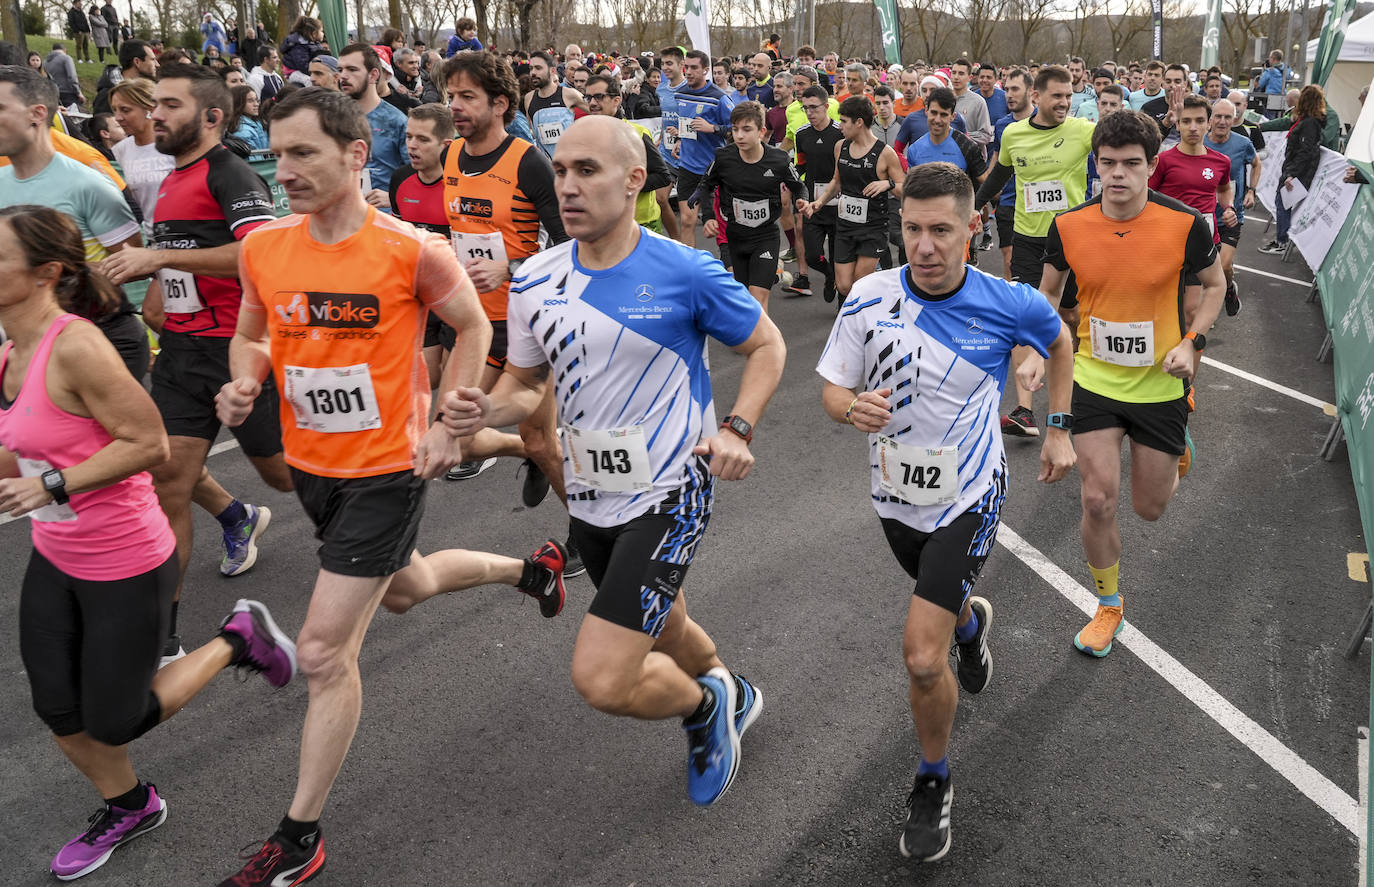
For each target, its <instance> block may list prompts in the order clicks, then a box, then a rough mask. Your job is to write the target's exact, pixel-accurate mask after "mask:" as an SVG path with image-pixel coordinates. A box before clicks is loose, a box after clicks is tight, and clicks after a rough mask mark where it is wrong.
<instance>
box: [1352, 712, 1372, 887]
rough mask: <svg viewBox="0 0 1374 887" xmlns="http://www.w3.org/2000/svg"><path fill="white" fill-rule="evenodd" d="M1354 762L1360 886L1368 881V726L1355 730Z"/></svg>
mask: <svg viewBox="0 0 1374 887" xmlns="http://www.w3.org/2000/svg"><path fill="white" fill-rule="evenodd" d="M1355 748H1356V762H1357V763H1358V765H1359V774H1360V887H1365V885H1366V884H1368V883H1369V880H1368V878H1369V871H1368V865H1369V855H1368V853H1369V851H1368V847H1369V728H1368V727H1358V728H1356V730H1355Z"/></svg>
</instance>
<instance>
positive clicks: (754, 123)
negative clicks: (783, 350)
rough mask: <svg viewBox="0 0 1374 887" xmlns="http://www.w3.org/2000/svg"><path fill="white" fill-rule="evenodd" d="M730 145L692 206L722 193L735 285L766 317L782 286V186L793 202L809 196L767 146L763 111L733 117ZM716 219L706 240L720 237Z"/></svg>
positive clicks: (750, 107)
mask: <svg viewBox="0 0 1374 887" xmlns="http://www.w3.org/2000/svg"><path fill="white" fill-rule="evenodd" d="M730 128H731V133H732V134H733V136H734V140H733V142H732V143H731V144H729V145H726V146H724V147H723V148H721V149H720V150H719V151H717V152H716V159H715V161H714V162H713V163H712V164H711V167H710V169H708V170H706V175H704V176H702V177H701V184H700V185H698V186H697V191H696V193H695V194H693V195H692V196H691V198H690V201H689V202H690V203H692V204H694V205H695V204H697V203H700V202H702V201H710V200H711V199H712V196H713V195H714V194H715V193H716V191H717V189H719V195H720V208H721V213H722V214H723V215H724V216H725V239H726V242H727V244H728V245H729V250H730V267H731V268H732V269H733V272H734V275H735V280H737V281H739V282H740V283H742V284H744V285H745V286H747V287H748V288H749V294H750V295H752V296H753V297H754V298H755V299H758V301H759V304H760V305H762V306H763V310H764V313H765V314H766V313H767V312H768V293H769V291H771V290H772V289H773V284H775V283H777V282H778V243H779V241H778V222H779V221H780V220H781V219H782V205H783V204H782V200H781V199H780V194H781V191H780V190H779V187H780V186H782V187H786V188H787V190H788V191H790V192H792V196H793V198H794V199H796V198H798V197H805V194H806V186H804V185H803V184H802V182H801V179H800V178H799V177H798V176H797V170H796V168H795V167H793V166H792V161H791V160H790V159H789V158H788V156H787V152H786V151H784V150H782V149H781V148H774V147H773V146H772V145H765V144H763V106H762V105H760V104H759V103H758V102H741V103H740V104H738V105H736V106H735V108H734V110H732V111H731V112H730ZM716 226H717V225H716V220H715V219H714V218H711V219H707V220H706V226H705V228H706V236H707V237H715V236H716Z"/></svg>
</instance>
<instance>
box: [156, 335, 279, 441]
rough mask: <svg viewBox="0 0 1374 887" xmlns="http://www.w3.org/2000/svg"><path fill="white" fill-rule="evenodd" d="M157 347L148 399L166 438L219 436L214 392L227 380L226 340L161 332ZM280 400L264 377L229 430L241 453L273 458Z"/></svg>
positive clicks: (272, 386)
mask: <svg viewBox="0 0 1374 887" xmlns="http://www.w3.org/2000/svg"><path fill="white" fill-rule="evenodd" d="M160 341H161V346H162V351H161V353H159V354H158V356H157V361H156V362H155V363H154V364H153V403H155V404H157V409H158V412H160V413H161V414H162V424H163V425H165V426H166V428H167V435H168V436H169V437H197V438H200V439H201V440H208V441H213V440H214V439H215V438H216V437H218V436H219V430H220V421H219V417H218V416H216V415H215V395H217V394H219V390H220V389H221V388H223V387H224V383H226V382H228V381H229V340H228V339H222V338H219V337H216V336H188V335H186V334H185V333H172V332H164V333H163V334H162V336H161V339H160ZM280 412H281V402H280V400H279V399H278V397H277V386H276V384H275V383H274V382H273V381H272V377H271V376H268V377H267V379H266V380H265V381H264V382H263V383H262V393H261V394H259V395H258V398H257V400H255V401H253V411H252V412H250V413H249V414H248V418H247V419H244V420H243V424H242V425H240V426H238V427H237V428H230V429H229V433H230V434H232V435H234V439H235V440H237V441H238V442H239V445H240V446H241V447H243V452H244V454H245V455H247V456H252V457H254V458H263V457H266V456H275V455H276V454H277V453H280V452H281V450H282V447H281V419H280Z"/></svg>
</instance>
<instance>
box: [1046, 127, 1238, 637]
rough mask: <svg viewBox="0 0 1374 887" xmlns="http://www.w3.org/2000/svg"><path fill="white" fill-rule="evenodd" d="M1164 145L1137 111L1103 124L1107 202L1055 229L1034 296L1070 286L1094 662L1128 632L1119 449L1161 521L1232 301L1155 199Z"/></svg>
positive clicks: (1096, 144)
mask: <svg viewBox="0 0 1374 887" xmlns="http://www.w3.org/2000/svg"><path fill="white" fill-rule="evenodd" d="M1159 142H1160V138H1159V129H1158V127H1157V126H1155V125H1154V123H1153V121H1152V120H1151V119H1150V117H1149V116H1148V115H1146V114H1144V113H1143V112H1140V111H1130V110H1126V111H1118V112H1117V113H1115V114H1112V115H1111V116H1109V117H1107V118H1105V119H1104V120H1102V121H1101V122H1100V123H1099V124H1098V125H1097V130H1096V131H1095V132H1094V133H1093V139H1092V148H1093V152H1094V154H1095V156H1096V157H1097V168H1098V172H1099V173H1100V175H1101V177H1102V195H1101V196H1100V197H1095V198H1093V199H1092V200H1090V201H1088V202H1087V203H1085V204H1083V205H1082V206H1078V207H1076V208H1074V209H1072V210H1070V211H1068V212H1066V213H1063V214H1062V215H1060V216H1059V217H1057V218H1055V219H1054V220H1052V221H1051V224H1050V229H1049V234H1048V238H1047V240H1046V247H1045V267H1044V273H1043V276H1042V279H1041V283H1040V290H1041V292H1043V293H1044V294H1045V296H1046V298H1048V299H1049V300H1050V302H1051V304H1056V303H1058V301H1059V297H1060V293H1061V291H1062V290H1063V288H1064V283H1065V280H1066V279H1067V277H1068V276H1069V274H1070V273H1072V274H1073V276H1074V277H1075V278H1077V280H1078V291H1079V297H1078V298H1079V303H1080V305H1079V312H1080V317H1081V319H1080V321H1079V324H1078V353H1077V355H1076V357H1075V363H1074V388H1073V423H1074V424H1073V434H1074V447H1075V449H1076V450H1077V452H1078V472H1079V476H1080V477H1081V478H1082V503H1083V522H1082V534H1083V550H1084V553H1085V554H1086V555H1087V558H1088V567H1089V569H1090V570H1091V571H1092V574H1093V581H1094V583H1095V585H1096V588H1097V595H1098V607H1097V613H1096V615H1095V616H1094V617H1093V619H1092V621H1091V622H1089V623H1088V625H1087V626H1086V627H1085V628H1083V630H1082V631H1080V632H1078V634H1077V635H1075V636H1074V640H1073V643H1074V646H1075V647H1077V648H1078V649H1079V650H1081V651H1082V652H1084V653H1087V654H1089V655H1092V656H1096V657H1102V656H1106V655H1107V654H1108V653H1110V652H1111V650H1112V641H1113V638H1115V636H1116V635H1117V634H1118V633H1119V632H1120V631H1121V626H1122V596H1121V595H1120V593H1119V591H1118V587H1119V586H1118V576H1119V568H1120V562H1121V531H1120V528H1119V527H1118V526H1117V501H1118V499H1119V497H1120V492H1121V441H1122V439H1123V438H1125V437H1129V438H1130V439H1131V504H1132V506H1133V508H1134V509H1135V513H1136V514H1138V515H1140V517H1141V518H1143V519H1145V520H1147V521H1155V520H1159V518H1160V517H1161V516H1162V515H1163V514H1164V509H1165V507H1166V506H1167V505H1168V504H1169V500H1170V499H1172V498H1173V495H1174V491H1175V490H1177V489H1178V484H1179V479H1180V478H1181V477H1183V475H1185V474H1187V472H1188V469H1189V468H1190V467H1191V465H1192V457H1193V446H1192V439H1191V438H1190V437H1189V435H1188V389H1189V384H1190V380H1191V379H1192V376H1193V368H1194V365H1195V358H1196V357H1197V355H1198V354H1199V353H1200V352H1201V351H1202V350H1203V349H1204V348H1206V347H1207V338H1206V336H1205V335H1204V332H1205V331H1206V330H1207V329H1208V328H1209V327H1211V325H1212V323H1213V322H1214V321H1215V320H1216V318H1217V313H1218V312H1219V311H1220V310H1221V302H1222V296H1223V294H1224V293H1225V290H1226V277H1225V275H1223V274H1222V272H1221V264H1220V263H1219V262H1217V261H1216V258H1217V251H1216V247H1215V245H1214V241H1213V237H1212V232H1211V229H1210V228H1209V227H1208V225H1207V223H1206V222H1205V221H1203V219H1202V217H1201V216H1199V215H1198V213H1197V211H1196V210H1194V209H1192V208H1190V207H1188V206H1187V205H1185V204H1183V203H1180V202H1179V201H1177V200H1174V199H1173V198H1171V197H1166V196H1164V195H1162V194H1158V193H1154V192H1151V191H1150V189H1149V178H1150V173H1151V171H1152V170H1153V169H1154V167H1155V162H1156V158H1157V155H1158V151H1159ZM1190 275H1192V276H1196V277H1198V278H1199V279H1200V280H1201V281H1202V300H1201V303H1200V305H1199V306H1198V308H1197V310H1196V311H1195V312H1194V314H1193V316H1192V318H1191V321H1190V322H1189V323H1188V324H1187V325H1186V327H1185V324H1184V321H1183V318H1184V309H1185V305H1184V296H1183V293H1184V285H1183V284H1184V281H1185V279H1186V278H1188V277H1189V276H1190ZM1032 360H1034V358H1032Z"/></svg>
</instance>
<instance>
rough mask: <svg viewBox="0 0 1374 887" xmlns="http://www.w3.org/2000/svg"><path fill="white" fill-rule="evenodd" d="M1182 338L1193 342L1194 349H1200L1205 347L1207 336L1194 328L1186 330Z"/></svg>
mask: <svg viewBox="0 0 1374 887" xmlns="http://www.w3.org/2000/svg"><path fill="white" fill-rule="evenodd" d="M1183 338H1185V339H1187V340H1189V341H1190V342H1192V343H1193V350H1194V351H1201V350H1202V349H1204V348H1206V347H1207V337H1206V336H1204V335H1203V334H1202V333H1199V332H1196V331H1194V330H1189V331H1188V332H1186V333H1184V335H1183Z"/></svg>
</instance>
